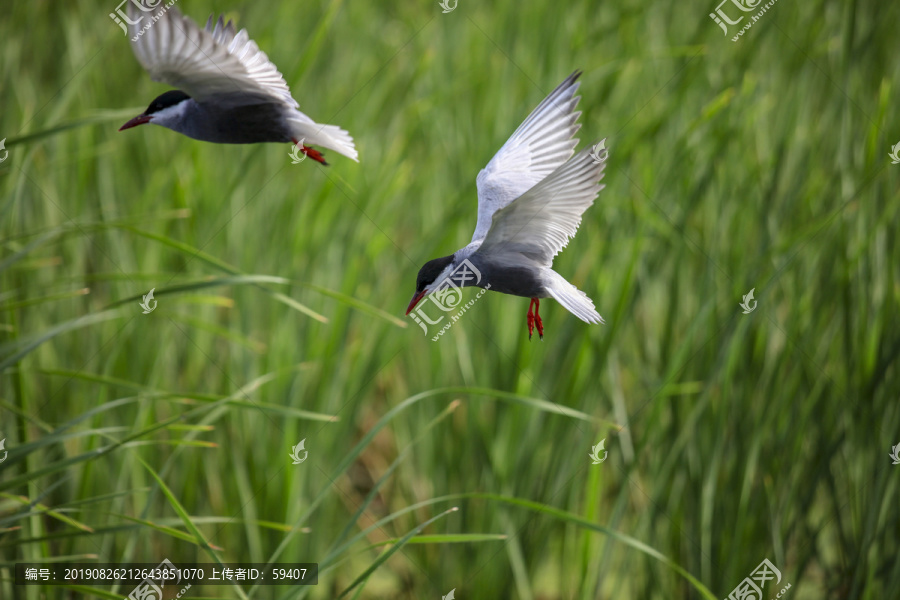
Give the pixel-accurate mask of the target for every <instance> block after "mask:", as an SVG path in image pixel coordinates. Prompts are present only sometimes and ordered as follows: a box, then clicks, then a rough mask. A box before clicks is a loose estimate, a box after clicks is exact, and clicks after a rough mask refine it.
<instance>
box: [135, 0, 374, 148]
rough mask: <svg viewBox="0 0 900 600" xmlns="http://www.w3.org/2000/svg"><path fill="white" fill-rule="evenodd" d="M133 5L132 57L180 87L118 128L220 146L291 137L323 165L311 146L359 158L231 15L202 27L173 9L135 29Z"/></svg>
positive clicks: (154, 75) (138, 20)
mask: <svg viewBox="0 0 900 600" xmlns="http://www.w3.org/2000/svg"><path fill="white" fill-rule="evenodd" d="M134 4H135V3H134V2H132V3H129V5H128V11H129V18H130V21H133V23H129V36H130V38H131V40H132V41H131V48H132V50H133V51H134V55H135V57H136V58H137V60H138V62H139V63H140V64H141V66H143V67H144V69H146V70H147V72H148V73H149V74H150V77H151V78H152V79H153V80H154V81H159V82H163V83H167V84H169V85H171V86H174V87H177V88H179V89H176V90H170V91H168V92H165V93H163V94H161V95H160V96H158V97H157V98H155V99H154V100H153V102H151V103H150V106H148V107H147V110H145V111H144V112H143V113H141V114H139V115H138V116H136V117H134V118H133V119H131V120H130V121H128V122H127V123H125V124H124V125H122V127H121V128H120V129H119V131H122V130H125V129H130V128H132V127H136V126H138V125H143V124H144V123H151V124H153V125H161V126H163V127H166V128H168V129H171V130H172V131H176V132H178V133H181V134H183V135H186V136H188V137H189V138H193V139H195V140H201V141H206V142H214V143H219V144H255V143H261V142H293V143H294V144H295V145H296V146H298V147H300V149H301V151H302V152H303V153H304V154H306V155H307V156H309V157H310V158H312V159H314V160H316V161H318V162H320V163H322V164H328V163H327V162H325V159H324V157H323V156H322V153H321V152H319V151H318V150H316V149H314V148H311V147H310V146H321V147H323V148H327V149H329V150H334V151H335V152H338V153H339V154H343V155H344V156H346V157H348V158H351V159H353V160H355V161H357V162H359V159H358V154H357V151H356V147H355V146H354V144H353V138H352V137H350V134H349V133H347V132H346V131H344V130H343V129H341V128H340V127H338V126H336V125H320V124H318V123H316V122H315V121H313V120H312V119H311V118H310V117H308V116H306V115H305V114H303V113H302V112H300V110H299V108H300V105H299V104H297V101H296V100H294V98H293V96H292V95H291V91H290V89H289V88H288V85H287V83H286V82H285V80H284V78H283V77H282V75H281V73H280V72H279V71H278V68H277V67H276V66H275V65H274V64H273V63H272V62H271V61H270V60H269V58H268V56H266V54H265V53H264V52H263V51H262V50H260V49H259V47H258V46H257V45H256V42H254V41H253V40H251V39H250V37H249V35H248V34H247V30H246V29H241V31H239V32H236V29H235V26H234V23H233V22H232V21H230V20H229V21H228V22H227V23H226V22H225V20H224V17H221V16H220V17H219V19H218V20H217V21H213V15H211V16H210V17H209V20H208V21H207V23H206V28H205V29H200V28H199V27H198V26H197V24H196V23H194V21H192V20H191V19H190V18H189V17H185V16H183V15H182V14H181V12H180V11H179V10H178V9H177V8H175V7H170V8H168V9H166V10H165V12H164V13H163V14H162V15H161V16H160V18H159V19H158V20H157V21H155V22H149V23H148V24H147V25H144V26H143V27H141V22H142V17H141V15H140V13H138V12H137V11H138V9H137V8H136V7H135V6H134ZM148 18H149V17H148Z"/></svg>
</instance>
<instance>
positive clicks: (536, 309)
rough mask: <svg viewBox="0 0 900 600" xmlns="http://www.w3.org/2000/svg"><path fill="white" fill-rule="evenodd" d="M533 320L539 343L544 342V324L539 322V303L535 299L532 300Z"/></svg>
mask: <svg viewBox="0 0 900 600" xmlns="http://www.w3.org/2000/svg"><path fill="white" fill-rule="evenodd" d="M534 303H535V306H534V320H535V322H536V323H537V328H538V335H539V336H540V337H541V341H542V342H543V341H544V322H543V321H541V315H540V314H538V313H539V312H540V310H541V301H540V300H539V299H537V298H534Z"/></svg>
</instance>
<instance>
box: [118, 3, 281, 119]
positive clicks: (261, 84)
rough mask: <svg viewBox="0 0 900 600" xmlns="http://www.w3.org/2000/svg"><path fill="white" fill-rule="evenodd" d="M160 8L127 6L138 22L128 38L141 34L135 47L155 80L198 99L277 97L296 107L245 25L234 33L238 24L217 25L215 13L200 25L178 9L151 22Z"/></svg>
mask: <svg viewBox="0 0 900 600" xmlns="http://www.w3.org/2000/svg"><path fill="white" fill-rule="evenodd" d="M160 10H163V5H162V4H161V5H160V7H159V8H158V9H156V10H151V11H148V12H142V11H141V10H139V9H137V8H136V7H135V5H134V2H131V3H129V5H128V17H129V19H130V20H131V21H136V20H137V23H135V24H129V26H128V29H129V37H130V38H134V37H135V36H139V37H138V38H137V40H136V41H133V42H131V48H132V49H133V50H134V55H135V56H136V57H137V59H138V62H140V63H141V65H142V66H143V67H144V68H145V69H146V70H147V72H148V73H150V77H151V78H152V79H153V81H160V82H164V83H168V84H169V85H172V86H174V87H176V88H178V89H180V90H182V91H184V92H185V93H186V94H187V95H188V96H190V97H191V98H193V99H194V100H196V101H197V102H203V101H205V100H209V99H210V98H212V97H214V96H215V97H216V101H217V102H219V103H222V104H230V105H232V106H236V105H242V104H248V103H253V102H259V101H260V100H268V101H273V100H274V101H281V102H284V103H285V104H287V105H288V106H291V107H293V108H297V107H298V104H297V102H296V100H294V98H293V97H292V96H291V91H290V89H289V88H288V85H287V83H286V82H285V81H284V78H283V77H282V76H281V73H279V72H278V69H277V68H276V67H275V65H274V64H272V62H271V61H270V60H269V57H268V56H266V54H265V52H263V51H261V50H260V49H259V47H258V46H257V45H256V42H254V41H253V40H251V39H250V36H249V35H247V30H246V29H242V30H241V31H240V32H239V33H235V27H234V23H232V22H231V21H229V22H228V23H227V24H226V23H225V21H224V19H223V18H222V17H219V20H218V22H216V23H215V24H214V23H213V18H212V16H210V18H209V21H207V23H206V29H200V28H199V27H198V26H197V24H196V23H194V22H193V21H192V20H191V19H190V18H188V17H185V16H183V15H182V14H181V13H180V12H179V11H178V9H177V8H175V7H171V8H169V9H168V10H166V11H165V12H164V13H163V15H162V16H161V18H160V19H159V20H158V21H156V22H155V23H153V22H152V20H153V17H154V16H156V15H158V14H159V11H160ZM139 17H141V18H140V20H138V18H139ZM214 25H215V26H214ZM148 26H149V29H144V28H145V27H148Z"/></svg>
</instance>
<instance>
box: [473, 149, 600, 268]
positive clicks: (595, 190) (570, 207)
mask: <svg viewBox="0 0 900 600" xmlns="http://www.w3.org/2000/svg"><path fill="white" fill-rule="evenodd" d="M605 167H606V157H605V156H604V157H603V160H600V161H598V160H596V159H595V158H594V156H593V155H592V154H591V147H590V146H588V147H587V148H585V149H584V150H582V151H581V152H579V153H578V154H577V155H576V156H575V157H574V158H573V159H572V160H570V161H569V162H567V163H565V164H563V165H562V166H561V167H559V168H558V169H556V170H555V171H554V172H553V173H551V174H550V175H549V176H547V178H546V179H544V180H543V181H541V182H540V183H538V184H537V185H535V186H534V187H532V188H531V189H530V190H528V191H527V192H525V193H524V194H523V195H522V196H520V197H519V198H517V199H516V200H515V201H513V202H512V203H510V204H509V205H507V206H506V207H504V208H502V209H500V210H498V211H497V212H496V213H495V214H494V218H493V221H492V224H491V228H490V230H489V231H488V233H487V235H486V236H485V238H484V241H483V242H482V244H481V246H480V247H479V248H478V251H477V252H478V253H480V254H483V255H485V256H490V257H491V260H494V261H496V260H497V259H500V260H501V262H504V263H522V262H526V263H532V264H537V265H538V266H542V267H549V266H550V265H551V264H552V263H553V257H554V256H556V255H557V254H559V252H560V251H561V250H562V249H563V248H565V246H566V244H568V243H569V240H570V239H572V238H573V237H574V236H575V232H576V231H578V226H579V225H580V224H581V215H582V214H584V211H585V210H587V209H588V207H589V206H591V205H592V204H593V203H594V199H595V198H596V197H597V194H599V193H600V190H601V189H603V186H602V185H600V180H601V179H603V170H604V169H605Z"/></svg>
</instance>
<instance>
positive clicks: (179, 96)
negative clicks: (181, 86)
mask: <svg viewBox="0 0 900 600" xmlns="http://www.w3.org/2000/svg"><path fill="white" fill-rule="evenodd" d="M190 99H191V97H190V96H188V95H187V94H185V93H184V92H182V91H181V90H169V91H168V92H165V93H164V94H160V95H159V96H157V97H156V98H155V99H154V100H153V102H151V103H150V106H148V107H147V110H145V111H144V114H145V115H152V114H153V113H157V112H159V111H161V110H163V109H164V108H169V107H170V106H175V105H176V104H178V103H180V102H184V101H185V100H190Z"/></svg>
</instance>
